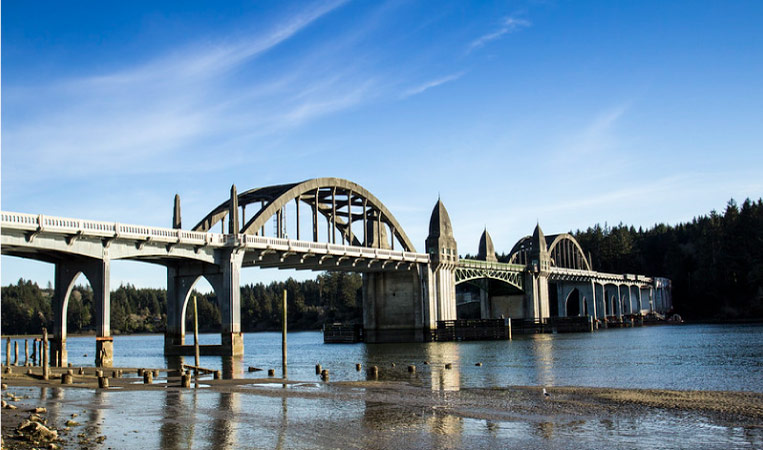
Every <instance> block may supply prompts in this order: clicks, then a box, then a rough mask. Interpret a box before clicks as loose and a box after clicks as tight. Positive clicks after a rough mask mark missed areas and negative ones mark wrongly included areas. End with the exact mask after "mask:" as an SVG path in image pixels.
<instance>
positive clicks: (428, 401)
mask: <svg viewBox="0 0 763 450" xmlns="http://www.w3.org/2000/svg"><path fill="white" fill-rule="evenodd" d="M26 370H27V368H22V367H19V368H14V373H10V374H7V373H6V374H3V377H2V381H3V400H4V401H5V402H7V405H12V406H15V407H16V408H15V409H11V407H5V408H3V410H2V436H3V441H4V446H5V448H32V447H38V446H39V444H40V443H41V442H39V441H34V440H32V439H30V438H29V436H25V435H24V433H20V432H19V431H18V430H19V426H20V425H22V424H24V423H25V422H28V421H29V420H30V417H31V416H32V415H36V416H37V417H38V418H39V420H40V421H41V423H44V424H45V426H46V427H49V428H50V429H51V430H57V432H58V438H57V439H56V440H53V441H51V442H42V443H43V444H45V445H48V446H50V447H49V448H78V447H80V446H82V445H85V446H90V445H93V446H97V445H96V444H98V445H100V443H103V445H104V447H103V448H108V447H110V448H125V447H127V446H128V445H127V444H128V443H129V442H130V441H129V439H128V438H127V437H125V436H111V435H109V431H108V430H109V429H118V428H110V424H109V423H108V422H109V420H112V419H110V418H109V417H108V416H105V417H104V416H99V417H101V418H100V419H98V421H97V422H96V423H95V424H94V425H92V426H93V427H95V425H97V429H96V428H91V429H90V430H89V431H85V432H83V431H82V430H79V429H78V428H77V426H78V425H79V423H77V421H76V419H72V418H71V417H70V416H71V414H70V413H67V414H68V415H65V414H57V415H56V417H46V415H45V413H35V412H34V411H42V410H41V409H39V408H46V407H50V406H52V405H55V402H56V400H55V399H51V398H49V397H50V396H49V395H48V396H46V395H45V394H38V392H41V391H43V392H44V391H49V390H52V389H63V390H75V391H77V392H78V394H77V398H78V400H77V402H76V408H77V413H76V414H75V415H77V414H78V415H81V416H83V417H86V416H91V415H94V414H96V413H97V411H96V410H98V409H103V408H104V405H103V399H102V398H101V397H100V394H103V393H107V395H114V396H115V397H114V398H115V399H118V400H119V401H116V402H115V405H114V406H109V408H112V409H119V408H122V407H123V406H124V405H126V404H127V402H126V401H125V400H127V399H129V398H140V399H142V400H141V401H145V402H146V404H147V405H148V404H150V403H151V401H152V400H151V399H158V398H163V399H166V398H174V396H179V397H182V396H183V395H185V394H184V393H188V392H191V391H195V392H199V393H200V395H204V396H206V397H205V398H207V397H208V398H230V397H231V396H236V398H237V399H243V400H239V401H238V403H242V404H243V405H250V404H251V405H252V406H251V407H246V406H243V407H240V410H237V409H236V408H237V407H236V406H235V404H237V403H236V402H234V404H233V405H234V406H226V407H224V408H220V407H219V406H218V408H217V409H218V410H217V411H215V412H214V413H212V412H206V413H204V414H214V422H215V423H217V422H218V421H219V422H221V423H225V422H229V427H230V428H231V429H233V430H235V429H236V428H237V427H238V428H239V429H240V430H241V432H240V433H239V434H246V433H250V432H252V433H254V432H253V431H249V427H250V423H251V422H258V423H268V420H271V419H272V418H273V417H280V416H281V415H284V417H285V414H286V411H287V410H289V411H290V412H289V414H291V415H292V416H294V415H295V414H296V413H295V412H294V411H295V410H296V411H299V406H296V407H295V406H291V409H289V408H287V407H286V404H287V403H289V402H290V403H289V404H291V405H301V404H309V405H312V406H310V408H315V412H314V413H312V412H299V417H298V420H296V419H291V420H289V421H287V420H285V419H281V420H283V423H280V422H279V423H278V424H276V423H275V422H273V425H272V430H271V431H272V433H273V434H276V433H283V434H284V435H286V436H287V438H286V441H285V442H287V443H290V445H291V446H294V447H302V446H309V445H308V444H313V445H315V446H316V447H336V446H340V447H369V446H370V447H372V448H381V447H387V446H392V445H394V446H402V447H407V448H421V447H429V446H444V447H452V446H455V447H469V446H473V445H480V446H481V445H505V444H507V443H516V444H517V445H520V444H521V445H543V446H546V447H564V446H565V443H569V444H570V445H569V446H570V447H576V446H578V445H577V444H580V446H581V447H582V446H586V447H591V446H592V447H599V446H601V447H604V446H609V445H611V444H612V443H617V442H620V443H622V442H626V445H628V446H631V445H633V443H636V445H637V446H638V445H639V444H638V443H640V442H643V443H644V446H645V447H648V446H653V445H655V442H657V445H658V446H660V445H659V443H660V442H662V441H655V438H654V436H650V434H654V433H655V432H656V433H661V432H663V431H664V432H665V433H666V434H667V433H669V432H672V433H673V434H674V436H673V437H674V438H675V437H676V436H679V437H680V439H681V440H680V441H675V442H673V443H674V444H676V445H678V446H687V447H694V446H698V445H700V444H702V443H703V442H705V443H707V438H706V437H705V438H699V437H694V439H695V440H692V439H693V436H694V434H693V433H695V432H694V431H692V429H693V428H694V425H698V426H699V428H702V429H709V430H710V431H709V432H710V433H713V431H712V430H714V429H715V428H717V429H718V430H719V431H718V434H717V435H716V434H713V435H711V437H713V438H714V437H717V438H718V440H717V441H715V440H712V439H710V441H709V446H710V447H719V448H720V447H723V446H724V445H726V444H728V446H729V447H735V446H737V444H740V442H737V441H734V440H733V439H732V438H730V437H728V436H725V437H724V435H723V432H722V431H723V430H725V432H726V433H728V432H729V430H731V431H734V430H741V436H742V439H743V441H741V443H742V444H744V445H752V446H753V447H755V446H757V445H760V444H762V443H763V393H757V392H720V391H675V390H659V389H613V388H593V387H575V386H561V387H559V386H556V387H555V386H546V387H545V389H546V394H547V395H546V394H544V392H543V389H544V387H542V386H505V387H504V386H496V387H489V388H465V389H459V390H452V391H444V390H439V389H428V388H425V387H422V386H420V385H414V384H411V383H408V382H405V381H400V380H397V381H391V380H368V381H359V382H358V381H341V380H337V381H328V382H322V381H315V380H309V381H295V380H283V379H278V378H259V379H230V380H213V379H211V377H209V376H207V377H204V378H202V379H200V380H198V381H197V382H195V383H193V384H192V385H191V386H192V387H191V388H190V389H189V388H183V387H181V384H180V377H179V376H177V374H173V373H168V372H167V371H166V370H164V369H162V371H161V372H160V373H159V376H158V377H157V378H156V379H155V380H153V382H152V383H151V384H144V383H143V379H142V378H138V377H137V369H132V368H123V369H122V371H123V373H124V374H125V376H122V377H119V378H113V377H112V378H110V379H109V388H108V389H99V388H98V383H97V378H96V372H95V369H93V368H88V369H85V371H84V373H83V374H81V375H80V374H79V373H78V371H77V370H74V371H73V372H74V375H73V377H72V378H73V384H70V385H62V384H61V375H62V374H63V373H65V372H66V370H65V369H58V368H54V369H52V373H51V377H50V379H49V380H42V379H41V374H40V373H38V372H39V368H34V369H33V371H32V373H31V374H27V373H26ZM117 370H118V369H108V370H106V371H105V372H104V373H103V375H106V376H111V375H113V374H114V372H115V371H117ZM128 375H129V376H128ZM42 388H49V389H42ZM19 393H21V395H20V394H19ZM99 393H100V394H99ZM63 397H67V396H63ZM68 397H71V396H68ZM278 398H280V399H282V402H283V405H284V406H283V411H282V410H281V407H277V408H276V407H274V406H272V405H273V404H272V402H269V401H268V399H278ZM147 399H148V400H147ZM172 405H174V403H172ZM226 405H227V404H226ZM343 405H346V409H347V410H348V411H349V412H346V413H343V414H344V416H343V419H342V420H337V421H333V419H331V417H330V416H331V414H332V413H331V410H332V408H333V409H334V410H343V409H344V408H345V406H343ZM358 405H361V406H358ZM124 407H126V406H124ZM171 407H175V406H171ZM145 408H148V406H146V407H145ZM177 408H178V410H177V411H174V412H173V411H172V410H171V408H170V412H167V407H166V406H163V407H161V408H159V407H157V410H156V413H157V415H158V416H159V418H158V419H157V420H156V421H149V422H147V423H145V424H143V425H141V427H139V429H136V430H135V431H134V433H135V435H140V434H141V433H149V434H150V433H154V432H155V433H159V432H160V429H161V430H162V432H163V430H165V429H166V428H167V424H171V425H172V426H180V425H177V424H175V423H174V419H173V417H174V415H177V414H187V412H186V411H185V410H183V409H181V408H180V407H177ZM226 408H227V409H230V411H228V410H226ZM322 408H325V409H322ZM243 413H246V414H249V415H251V414H256V418H257V420H253V419H252V418H251V417H250V418H249V419H245V414H243ZM125 414H129V410H126V411H125ZM188 420H190V421H191V422H193V421H197V422H199V423H198V424H197V425H198V428H201V424H202V423H205V422H206V421H207V418H206V416H203V415H201V414H197V415H191V416H188ZM274 420H275V419H272V420H271V421H274ZM642 421H643V423H644V425H642ZM352 423H355V424H356V426H355V427H347V426H345V425H347V424H352ZM450 423H455V424H458V425H457V426H451V425H447V424H450ZM75 424H76V425H75ZM473 424H478V425H473ZM479 424H485V426H484V429H483V427H482V425H479ZM502 424H504V425H507V426H506V427H502ZM516 424H524V425H529V426H530V428H528V429H536V430H538V431H535V432H533V433H535V434H534V435H533V437H532V438H527V439H530V440H509V435H508V434H501V430H502V429H503V430H504V432H505V431H506V430H508V429H509V428H510V426H511V427H513V426H516ZM647 424H648V425H647ZM671 424H677V425H675V426H674V425H671ZM111 425H113V426H116V425H115V424H111ZM191 425H193V424H189V426H191ZM509 425H510V426H509ZM182 426H186V424H183V425H182ZM182 426H181V428H182ZM151 427H153V428H151ZM470 427H471V428H470ZM491 427H492V428H491ZM714 427H715V428H714ZM472 428H474V429H473V430H472ZM589 428H590V430H589ZM267 430H268V428H267V427H264V428H262V429H260V430H259V431H257V433H258V434H256V436H257V437H258V438H259V439H263V438H267V434H266V432H267ZM391 430H394V432H392V431H391ZM496 430H498V431H496ZM600 430H604V431H603V432H601V431H600ZM229 431H230V430H229ZM706 432H707V431H706ZM586 433H588V434H586ZM607 433H609V434H607ZM676 433H678V434H676ZM112 434H113V433H112ZM198 434H199V433H198V432H197V437H196V439H208V441H203V442H214V439H216V438H215V437H213V436H209V437H208V438H203V437H200V436H198ZM234 434H235V433H234ZM531 434H532V433H531ZM597 434H601V436H598V435H597ZM568 435H569V436H570V437H575V438H578V439H581V440H576V441H575V445H573V443H572V442H567V441H566V440H565V439H566V437H567V436H568ZM624 435H625V437H626V438H628V439H633V440H632V441H622V440H618V439H621V438H623V436H624ZM639 435H641V436H639ZM263 436H264V437H263ZM503 436H505V438H506V441H504V440H502V439H503ZM466 438H468V439H466ZM162 439H166V438H164V437H163V438H162ZM289 439H291V440H289ZM639 439H642V440H639ZM724 439H731V440H724ZM745 439H746V441H745ZM161 442H162V443H166V442H167V441H166V440H162V441H161ZM184 442H185V441H184ZM247 442H248V443H244V444H242V443H239V444H240V446H241V447H244V448H260V447H262V446H264V447H267V446H268V445H267V444H264V442H266V441H258V442H256V443H252V442H249V441H247ZM279 442H280V441H279ZM669 442H672V441H669ZM714 444H715V445H714ZM162 445H164V444H162ZM510 446H511V445H510ZM668 446H670V445H668Z"/></svg>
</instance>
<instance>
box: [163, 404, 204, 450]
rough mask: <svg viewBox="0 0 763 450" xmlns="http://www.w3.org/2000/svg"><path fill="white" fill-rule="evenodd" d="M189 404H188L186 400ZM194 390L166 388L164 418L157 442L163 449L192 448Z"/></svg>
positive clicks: (194, 423) (194, 406)
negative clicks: (183, 390)
mask: <svg viewBox="0 0 763 450" xmlns="http://www.w3.org/2000/svg"><path fill="white" fill-rule="evenodd" d="M189 399H190V400H191V404H190V405H188V404H187V403H188V400H189ZM196 406H197V397H196V391H195V390H194V391H192V392H182V391H177V390H167V391H165V396H164V408H163V411H164V418H163V420H162V425H161V427H159V436H160V437H159V443H160V447H161V448H163V449H180V448H192V447H193V437H194V431H195V428H196V420H195V418H196Z"/></svg>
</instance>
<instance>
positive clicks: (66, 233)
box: [0, 178, 671, 367]
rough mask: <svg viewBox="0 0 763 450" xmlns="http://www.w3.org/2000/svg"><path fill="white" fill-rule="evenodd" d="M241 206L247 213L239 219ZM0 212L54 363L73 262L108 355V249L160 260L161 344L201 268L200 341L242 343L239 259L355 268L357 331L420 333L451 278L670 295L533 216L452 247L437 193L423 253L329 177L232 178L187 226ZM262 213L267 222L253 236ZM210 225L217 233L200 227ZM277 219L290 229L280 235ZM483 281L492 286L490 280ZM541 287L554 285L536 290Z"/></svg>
mask: <svg viewBox="0 0 763 450" xmlns="http://www.w3.org/2000/svg"><path fill="white" fill-rule="evenodd" d="M247 209H248V210H249V212H250V213H252V214H250V216H249V217H248V219H247ZM1 214H2V246H1V247H0V248H1V249H2V254H4V255H13V256H18V257H23V258H31V259H36V260H40V261H46V262H49V263H53V264H55V293H54V299H53V304H54V311H55V322H54V323H55V325H54V330H53V332H54V338H53V349H54V350H53V351H54V352H57V355H58V360H57V361H56V362H57V363H58V364H60V365H66V363H67V352H66V326H67V323H66V316H67V307H68V301H69V295H70V293H71V291H72V288H73V286H74V282H75V280H76V279H77V277H78V276H79V274H84V275H85V276H86V277H87V279H88V280H89V282H90V284H91V286H92V288H93V291H94V303H95V305H96V315H95V322H96V358H95V364H96V365H97V366H106V367H108V366H110V365H111V364H112V362H113V351H114V350H113V339H112V337H111V330H110V320H109V317H110V299H109V295H110V283H109V279H110V263H111V261H113V260H122V259H125V260H136V261H144V262H149V263H155V264H161V265H163V266H165V267H166V268H167V330H166V333H165V353H166V354H183V353H186V352H187V351H188V350H189V349H188V348H187V346H184V345H183V342H184V337H185V332H186V330H185V320H184V317H185V312H186V308H187V305H188V300H189V298H190V295H191V292H192V290H193V287H194V285H195V284H196V283H197V282H198V280H200V279H201V278H202V277H204V278H205V279H207V280H208V281H209V283H210V285H211V286H212V288H213V289H214V291H215V294H216V296H217V299H218V302H219V307H220V312H221V317H222V329H221V344H220V345H219V346H215V347H214V348H211V349H208V351H209V352H211V353H214V354H220V355H232V356H236V355H242V354H243V352H244V348H243V336H242V332H241V315H240V286H239V277H240V272H241V269H242V268H244V267H253V266H257V267H277V268H290V269H298V270H317V271H331V270H342V271H351V272H360V273H362V275H363V288H362V289H363V291H362V294H363V326H364V329H365V338H366V341H367V342H403V341H422V340H425V339H426V338H427V336H428V333H429V332H430V330H434V329H435V328H436V327H437V322H438V321H444V320H453V319H456V318H457V304H456V303H457V302H456V285H457V284H461V283H471V284H472V285H478V286H482V287H483V289H480V292H481V294H480V297H479V302H480V316H481V318H496V317H512V318H523V319H530V320H542V319H544V318H548V317H550V316H552V315H559V316H568V315H580V316H583V315H590V316H592V317H594V318H602V319H603V318H606V317H612V316H615V317H617V316H619V317H622V316H623V315H624V314H638V313H643V312H649V311H655V312H665V311H667V310H668V309H670V307H671V304H670V296H669V280H666V279H660V278H649V277H645V276H641V275H621V274H605V273H600V272H595V271H593V270H591V266H590V260H589V259H588V258H586V257H585V254H584V253H583V251H582V249H581V248H580V246H579V245H578V243H577V242H576V241H575V240H574V238H573V237H572V236H570V235H567V234H562V235H556V236H549V238H548V239H546V238H545V237H544V235H543V233H542V231H541V229H540V227H539V226H538V227H536V229H535V232H534V234H533V235H532V236H528V237H526V238H523V239H522V240H520V241H519V242H518V243H517V245H515V246H514V249H513V250H512V252H511V260H510V262H509V263H507V264H503V263H499V262H498V261H497V258H496V256H495V250H494V248H493V244H492V240H491V239H490V236H489V235H488V233H487V231H485V233H484V234H483V236H482V239H481V242H480V253H479V256H478V259H477V260H464V259H459V257H458V252H457V245H456V241H455V239H454V238H453V230H452V226H451V222H450V218H449V216H448V213H447V210H446V209H445V206H444V205H443V204H442V202H441V201H439V200H438V202H437V204H436V205H435V208H434V210H433V212H432V216H431V219H430V224H429V236H428V237H427V239H426V243H425V248H426V253H417V252H416V250H415V248H414V246H413V244H412V242H411V241H410V240H409V239H408V237H407V235H406V234H405V232H404V230H403V228H402V227H401V226H400V224H399V223H398V222H397V220H396V219H395V218H394V216H393V215H392V213H391V212H390V211H389V210H388V209H387V208H386V207H385V206H384V205H383V204H382V203H381V202H380V201H379V200H378V199H377V198H376V197H375V196H373V195H372V194H371V193H370V192H368V191H367V190H366V189H364V188H363V187H361V186H360V185H358V184H355V183H353V182H350V181H347V180H342V179H337V178H318V179H312V180H307V181H303V182H300V183H294V184H285V185H278V186H269V187H264V188H258V189H252V190H249V191H246V192H243V193H241V194H238V193H237V191H236V188H235V186H233V187H232V188H231V193H230V197H229V198H228V199H227V200H226V201H224V202H222V203H221V204H220V205H218V206H217V207H216V208H214V209H213V210H212V211H210V213H209V214H207V216H206V217H204V218H203V219H202V220H201V221H199V223H198V224H197V225H196V226H194V227H193V228H192V229H191V230H183V229H182V220H181V211H180V199H179V197H178V196H176V197H175V207H174V213H173V223H172V228H158V227H146V226H141V225H127V224H120V223H113V222H99V221H91V220H82V219H73V218H61V217H51V216H45V215H42V214H40V215H33V214H25V213H14V212H2V213H1ZM289 219H290V220H289ZM305 223H307V224H309V227H305ZM270 224H272V225H273V229H272V232H271V233H270V235H267V234H268V233H267V231H268V230H267V228H269V225H270ZM226 225H227V228H226ZM216 226H219V227H220V232H219V233H213V232H211V230H212V229H213V228H214V227H216ZM303 227H305V228H306V229H305V230H303V229H302V228H303ZM288 230H290V231H291V232H292V233H293V236H294V237H295V239H291V238H289V236H288V235H287V231H288ZM324 232H325V238H323V237H322V236H323V235H324V234H323V233H324ZM480 283H482V284H480ZM495 283H497V284H498V285H499V286H500V288H499V289H492V288H491V286H492V285H493V284H495ZM549 289H553V290H554V292H555V293H556V295H549ZM552 299H553V300H552ZM54 354H55V353H54Z"/></svg>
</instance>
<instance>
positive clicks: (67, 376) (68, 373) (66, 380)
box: [61, 370, 74, 384]
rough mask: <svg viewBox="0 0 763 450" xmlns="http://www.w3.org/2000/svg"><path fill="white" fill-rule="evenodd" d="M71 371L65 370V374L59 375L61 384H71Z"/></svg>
mask: <svg viewBox="0 0 763 450" xmlns="http://www.w3.org/2000/svg"><path fill="white" fill-rule="evenodd" d="M73 378H74V377H73V373H72V371H71V370H67V371H66V373H65V374H63V375H62V376H61V384H72V382H73Z"/></svg>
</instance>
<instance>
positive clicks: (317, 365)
mask: <svg viewBox="0 0 763 450" xmlns="http://www.w3.org/2000/svg"><path fill="white" fill-rule="evenodd" d="M315 374H316V375H320V374H321V365H320V364H316V365H315Z"/></svg>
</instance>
